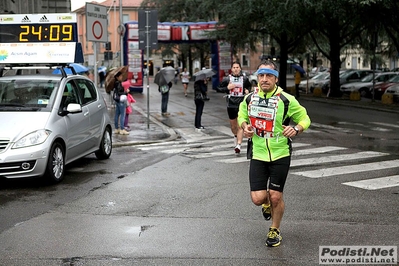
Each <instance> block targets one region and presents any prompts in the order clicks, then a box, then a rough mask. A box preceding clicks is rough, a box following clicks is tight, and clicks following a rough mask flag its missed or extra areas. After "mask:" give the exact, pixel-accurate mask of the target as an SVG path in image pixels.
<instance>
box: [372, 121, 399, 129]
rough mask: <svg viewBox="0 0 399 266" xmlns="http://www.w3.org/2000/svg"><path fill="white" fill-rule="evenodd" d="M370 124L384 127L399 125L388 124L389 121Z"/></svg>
mask: <svg viewBox="0 0 399 266" xmlns="http://www.w3.org/2000/svg"><path fill="white" fill-rule="evenodd" d="M370 123H371V124H376V125H380V126H384V127H394V128H399V125H394V124H389V123H382V122H370Z"/></svg>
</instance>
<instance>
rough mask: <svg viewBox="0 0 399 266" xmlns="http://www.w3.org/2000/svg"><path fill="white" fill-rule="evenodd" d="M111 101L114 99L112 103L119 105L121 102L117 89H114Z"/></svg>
mask: <svg viewBox="0 0 399 266" xmlns="http://www.w3.org/2000/svg"><path fill="white" fill-rule="evenodd" d="M112 99H114V101H115V102H117V103H119V101H120V100H121V96H120V95H119V93H118V90H117V88H115V89H114V91H113V92H112Z"/></svg>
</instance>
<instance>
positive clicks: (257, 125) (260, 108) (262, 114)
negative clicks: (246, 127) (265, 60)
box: [238, 86, 310, 162]
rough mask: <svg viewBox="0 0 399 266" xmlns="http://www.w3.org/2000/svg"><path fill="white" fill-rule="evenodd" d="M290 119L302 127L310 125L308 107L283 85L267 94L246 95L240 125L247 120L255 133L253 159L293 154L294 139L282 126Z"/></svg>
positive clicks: (270, 159) (242, 103) (269, 159)
mask: <svg viewBox="0 0 399 266" xmlns="http://www.w3.org/2000/svg"><path fill="white" fill-rule="evenodd" d="M287 119H288V120H287ZM289 119H292V120H293V121H294V122H295V123H296V124H298V125H300V126H302V127H303V130H306V129H307V128H308V127H309V126H310V118H309V116H308V114H307V112H306V109H305V108H304V107H303V106H301V105H300V104H299V102H298V101H297V100H296V99H295V97H294V96H292V95H290V94H288V93H286V92H284V91H283V89H282V88H280V87H278V86H276V87H275V89H274V90H273V91H272V92H269V93H267V94H265V93H264V92H263V91H262V90H257V91H256V92H254V93H251V94H248V95H247V96H245V98H244V100H243V101H242V102H241V104H240V109H239V112H238V125H239V126H240V127H241V125H242V123H243V122H246V123H247V124H250V125H251V126H252V128H253V130H254V132H255V134H254V135H253V137H252V144H253V151H252V159H255V160H261V161H266V162H271V161H275V160H278V159H280V158H283V157H287V156H290V154H291V140H290V139H289V138H286V137H284V135H283V133H282V132H283V129H284V128H283V125H288V123H287V121H288V122H289Z"/></svg>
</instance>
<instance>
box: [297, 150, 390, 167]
mask: <svg viewBox="0 0 399 266" xmlns="http://www.w3.org/2000/svg"><path fill="white" fill-rule="evenodd" d="M385 155H389V154H388V153H382V152H373V151H364V152H357V153H352V154H342V155H332V156H323V157H316V158H307V159H292V161H291V166H305V165H317V164H323V163H331V162H339V161H348V160H356V159H366V158H372V157H379V156H385Z"/></svg>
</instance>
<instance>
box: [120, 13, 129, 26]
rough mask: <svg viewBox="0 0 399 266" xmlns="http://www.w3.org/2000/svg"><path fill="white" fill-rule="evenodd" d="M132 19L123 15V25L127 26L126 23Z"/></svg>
mask: <svg viewBox="0 0 399 266" xmlns="http://www.w3.org/2000/svg"><path fill="white" fill-rule="evenodd" d="M129 20H130V19H129V14H123V15H122V21H123V24H125V23H126V22H128V21H129Z"/></svg>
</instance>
